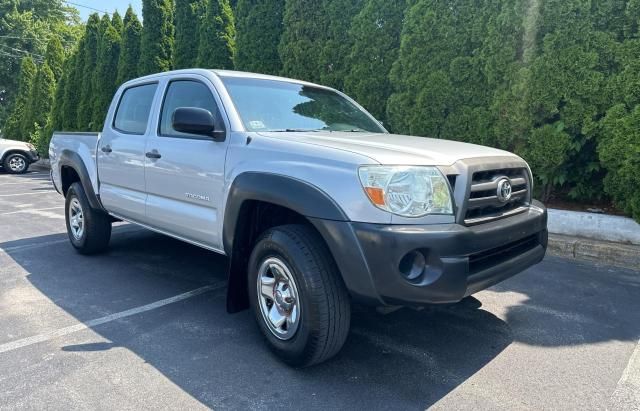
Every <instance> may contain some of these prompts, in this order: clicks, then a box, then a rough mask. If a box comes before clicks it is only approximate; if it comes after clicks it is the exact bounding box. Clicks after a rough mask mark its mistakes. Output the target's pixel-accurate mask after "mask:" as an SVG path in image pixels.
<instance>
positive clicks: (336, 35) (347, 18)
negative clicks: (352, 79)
mask: <svg viewBox="0 0 640 411" xmlns="http://www.w3.org/2000/svg"><path fill="white" fill-rule="evenodd" d="M362 2H363V0H326V8H325V19H326V22H327V26H326V27H325V28H324V29H325V30H326V34H327V38H326V40H325V41H324V43H323V44H322V51H321V54H320V67H319V69H320V82H321V83H322V84H324V85H327V86H330V87H335V88H337V89H344V78H345V76H346V75H347V74H348V73H349V64H348V59H347V56H348V55H349V53H351V48H352V46H353V42H352V39H351V37H350V36H349V27H351V22H352V20H353V18H354V16H355V15H356V14H358V12H360V10H361V8H362Z"/></svg>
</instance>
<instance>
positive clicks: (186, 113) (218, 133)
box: [171, 107, 225, 140]
mask: <svg viewBox="0 0 640 411" xmlns="http://www.w3.org/2000/svg"><path fill="white" fill-rule="evenodd" d="M171 125H172V127H173V129H174V130H176V131H179V132H181V133H188V134H197V135H201V136H207V137H212V138H213V139H214V140H223V139H224V135H225V133H224V130H216V129H215V124H214V119H213V114H211V112H210V111H209V110H205V109H203V108H198V107H179V108H177V109H176V110H175V111H174V112H173V116H172V117H171Z"/></svg>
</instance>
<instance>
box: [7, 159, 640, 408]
mask: <svg viewBox="0 0 640 411" xmlns="http://www.w3.org/2000/svg"><path fill="white" fill-rule="evenodd" d="M226 264H227V261H226V259H225V258H223V257H221V256H218V255H216V254H214V253H210V252H207V251H204V250H201V249H199V248H196V247H193V246H190V245H187V244H184V243H181V242H179V241H176V240H173V239H170V238H167V237H163V236H161V235H158V234H154V233H151V232H148V231H146V230H143V229H139V228H137V227H134V226H131V225H125V224H119V225H117V226H116V227H115V228H114V232H113V237H112V241H111V248H110V251H109V252H108V253H106V254H103V255H99V256H93V257H84V256H80V255H78V254H76V253H75V252H74V250H73V249H72V247H71V245H70V244H69V243H68V240H67V237H66V232H65V223H64V209H63V198H62V197H61V196H59V195H58V194H57V193H56V192H55V191H53V188H52V186H51V184H50V183H49V179H48V175H47V174H45V173H43V172H37V171H36V172H31V173H29V174H27V175H23V176H11V175H8V174H5V173H3V172H2V171H0V409H36V408H37V409H88V408H89V409H148V408H156V409H157V408H163V409H165V408H183V409H198V408H205V407H213V408H217V409H274V408H276V409H282V408H286V409H367V410H371V409H403V410H405V409H406V410H412V409H425V408H429V407H433V408H434V409H456V410H460V409H536V410H538V409H605V408H609V409H640V348H638V339H639V338H640V273H637V272H634V271H630V270H624V269H620V268H613V267H607V266H602V265H597V264H593V263H583V262H576V261H573V260H565V259H561V258H556V257H547V259H546V260H545V261H544V262H543V263H541V264H539V265H538V266H536V267H533V268H532V269H529V270H528V271H527V272H525V273H523V274H520V275H519V276H516V277H514V278H512V279H510V280H508V281H506V282H504V283H502V284H500V285H499V286H496V287H493V288H491V289H489V290H487V291H484V292H481V293H479V294H477V295H476V297H477V299H467V300H465V301H464V302H462V303H460V304H456V305H454V306H447V307H429V308H425V309H423V310H420V311H417V310H412V309H401V310H398V311H395V312H392V313H387V314H381V313H379V312H377V311H375V310H372V309H369V308H365V307H354V315H353V320H352V331H351V334H350V336H349V339H348V341H347V344H346V345H345V347H344V349H343V351H342V352H341V353H340V354H339V355H338V356H337V357H336V358H334V359H333V360H331V361H329V362H328V363H326V364H322V365H319V366H316V367H312V368H309V369H303V370H295V369H291V368H288V367H287V366H284V365H283V364H281V363H280V362H278V360H276V359H275V358H274V357H273V356H272V355H271V354H270V352H269V351H268V349H267V348H266V345H265V344H264V343H263V342H262V339H261V335H260V334H259V331H258V330H257V328H256V327H255V324H254V319H253V318H252V316H251V315H250V313H249V312H243V313H239V314H233V315H230V314H227V313H226V311H225V282H226V271H225V269H226Z"/></svg>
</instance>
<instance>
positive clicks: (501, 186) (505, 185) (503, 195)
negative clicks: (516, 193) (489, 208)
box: [498, 177, 511, 203]
mask: <svg viewBox="0 0 640 411" xmlns="http://www.w3.org/2000/svg"><path fill="white" fill-rule="evenodd" d="M498 200H499V201H500V202H501V203H506V202H507V201H509V200H511V181H509V179H508V178H506V177H505V178H503V179H501V180H500V181H498Z"/></svg>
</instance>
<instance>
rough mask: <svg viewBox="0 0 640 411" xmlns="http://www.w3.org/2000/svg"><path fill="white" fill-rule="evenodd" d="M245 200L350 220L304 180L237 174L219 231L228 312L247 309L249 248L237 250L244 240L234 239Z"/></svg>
mask: <svg viewBox="0 0 640 411" xmlns="http://www.w3.org/2000/svg"><path fill="white" fill-rule="evenodd" d="M247 201H263V202H267V203H271V204H274V205H278V206H281V207H286V208H288V209H290V210H292V211H295V212H296V213H298V214H300V215H302V216H304V217H307V218H315V219H325V220H336V221H349V218H348V217H347V215H346V214H345V213H344V211H343V210H342V209H341V208H340V206H338V204H337V203H336V202H335V201H334V200H333V199H332V198H331V197H329V195H328V194H327V193H325V192H324V191H322V190H321V189H319V188H318V187H316V186H314V185H311V184H309V183H307V182H304V181H302V180H298V179H296V178H292V177H288V176H284V175H281V174H273V173H264V172H245V173H242V174H240V175H238V176H237V177H236V178H235V180H234V181H233V183H232V184H231V188H230V189H229V194H228V196H227V204H226V208H225V213H224V223H223V230H222V231H223V233H222V235H223V237H222V241H223V245H224V250H225V252H226V254H227V255H228V256H229V257H230V263H229V271H228V283H227V311H228V312H230V313H235V312H239V311H242V310H245V309H247V308H249V297H248V295H247V258H248V256H247V255H246V253H250V252H251V251H250V250H243V249H240V245H239V244H241V243H244V241H243V240H244V239H236V238H235V237H236V231H237V225H238V220H239V218H241V213H242V208H243V205H244V204H245V203H246V202H247ZM236 240H239V241H236Z"/></svg>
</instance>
